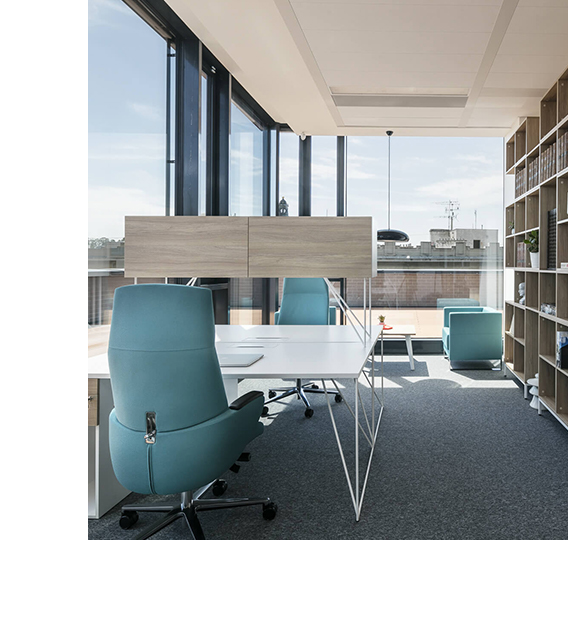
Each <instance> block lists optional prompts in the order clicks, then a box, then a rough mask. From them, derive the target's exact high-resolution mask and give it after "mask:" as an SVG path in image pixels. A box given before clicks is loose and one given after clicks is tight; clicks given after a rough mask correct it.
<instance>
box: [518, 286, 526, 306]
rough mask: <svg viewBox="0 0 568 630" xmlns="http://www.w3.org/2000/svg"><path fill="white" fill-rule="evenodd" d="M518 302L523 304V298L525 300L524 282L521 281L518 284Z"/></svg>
mask: <svg viewBox="0 0 568 630" xmlns="http://www.w3.org/2000/svg"><path fill="white" fill-rule="evenodd" d="M519 296H520V297H519V304H522V305H523V306H524V304H525V300H526V296H525V283H524V282H521V283H520V284H519Z"/></svg>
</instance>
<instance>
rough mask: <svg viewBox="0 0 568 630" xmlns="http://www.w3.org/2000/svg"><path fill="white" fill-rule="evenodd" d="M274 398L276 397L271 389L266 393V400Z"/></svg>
mask: <svg viewBox="0 0 568 630" xmlns="http://www.w3.org/2000/svg"><path fill="white" fill-rule="evenodd" d="M274 396H276V392H275V391H274V390H273V389H271V390H270V391H269V392H268V398H274Z"/></svg>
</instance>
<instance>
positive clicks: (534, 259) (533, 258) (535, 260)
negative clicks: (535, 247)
mask: <svg viewBox="0 0 568 630" xmlns="http://www.w3.org/2000/svg"><path fill="white" fill-rule="evenodd" d="M530 255H531V267H532V268H533V269H538V267H539V260H538V252H530Z"/></svg>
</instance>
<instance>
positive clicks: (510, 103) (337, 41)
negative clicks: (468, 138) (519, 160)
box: [166, 0, 568, 136]
mask: <svg viewBox="0 0 568 630" xmlns="http://www.w3.org/2000/svg"><path fill="white" fill-rule="evenodd" d="M166 2H167V3H168V4H170V5H171V6H172V8H174V10H175V11H176V12H177V13H178V15H180V16H181V17H182V19H184V20H185V21H186V23H187V24H188V26H189V27H190V28H191V29H192V30H193V31H194V32H195V33H196V35H197V36H198V37H199V38H200V39H201V41H203V42H204V45H205V46H207V47H208V48H209V49H210V50H211V51H212V52H213V54H214V55H216V56H217V57H218V58H219V60H220V61H221V63H223V64H224V65H226V67H227V68H228V69H229V70H230V72H231V73H232V74H233V75H234V76H235V78H236V79H237V80H238V81H239V82H240V83H241V84H242V85H244V87H245V88H246V89H248V90H249V92H250V93H251V94H252V95H253V97H254V98H256V99H257V100H258V101H259V102H260V104H261V105H262V106H264V107H265V109H266V110H267V111H268V112H269V113H271V115H273V117H274V118H275V119H277V120H278V121H279V122H283V123H287V124H289V125H290V126H291V128H292V130H293V131H295V132H296V133H298V134H299V133H302V132H305V133H306V134H311V135H326V134H329V135H336V134H341V135H343V134H349V133H353V134H355V135H364V134H365V133H369V134H379V133H384V130H386V129H388V128H393V129H394V130H395V132H398V133H400V134H401V135H432V136H435V135H449V136H456V135H459V134H463V135H472V136H475V135H494V136H497V135H507V134H508V130H510V129H511V128H512V127H513V126H515V125H516V124H517V123H518V119H519V118H520V117H524V116H527V115H535V114H537V113H538V111H539V102H540V99H541V98H542V96H543V95H544V94H545V93H546V92H547V91H548V89H549V88H550V86H551V85H552V84H553V83H554V82H555V81H556V79H557V78H558V77H559V76H560V75H561V74H562V73H563V72H564V71H565V69H566V68H567V67H568V0H518V2H517V0H239V2H235V1H234V0H207V2H203V0H166ZM339 94H342V95H354V96H353V97H349V98H345V97H342V98H335V97H336V96H337V95H339ZM356 95H366V96H365V97H358V96H356ZM369 95H370V96H369ZM387 95H389V96H393V97H394V98H389V97H387ZM422 95H429V96H428V98H432V95H437V96H441V95H453V96H454V97H461V98H454V99H453V101H451V99H446V100H444V99H443V98H438V99H437V100H432V101H430V102H431V103H432V105H435V107H434V106H432V107H427V106H425V105H426V101H425V100H424V98H423V97H422ZM419 96H420V97H421V98H419ZM450 102H452V104H453V107H451V108H450V107H446V106H447V105H449V104H450ZM464 103H465V105H464ZM363 105H365V106H363ZM397 127H399V129H398V130H397Z"/></svg>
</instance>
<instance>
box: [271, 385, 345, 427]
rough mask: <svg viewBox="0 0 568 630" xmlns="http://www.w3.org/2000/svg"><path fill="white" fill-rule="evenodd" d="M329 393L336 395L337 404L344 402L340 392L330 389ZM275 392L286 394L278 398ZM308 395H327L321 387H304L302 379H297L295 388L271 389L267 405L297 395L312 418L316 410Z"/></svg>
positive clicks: (308, 415)
mask: <svg viewBox="0 0 568 630" xmlns="http://www.w3.org/2000/svg"><path fill="white" fill-rule="evenodd" d="M327 391H328V394H335V396H336V398H335V400H336V402H341V400H343V398H342V397H341V394H340V392H339V390H337V389H328V390H327ZM275 392H284V393H282V394H280V395H278V396H276V395H274V396H273V394H274V393H275ZM306 393H308V394H325V391H324V390H323V389H319V387H318V386H317V385H316V384H315V383H308V384H306V385H302V379H299V378H298V379H296V385H295V387H275V388H274V389H271V390H270V392H269V393H268V396H269V399H268V400H267V401H266V403H267V404H269V403H273V402H277V401H278V400H282V399H283V398H287V397H288V396H293V395H296V397H297V398H298V399H299V400H302V401H303V403H304V405H305V406H306V412H305V414H306V416H307V417H311V416H312V415H313V412H314V410H313V409H312V407H311V406H310V403H309V401H308V399H307V398H306ZM340 399H341V400H340ZM308 411H311V413H309V414H308Z"/></svg>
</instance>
